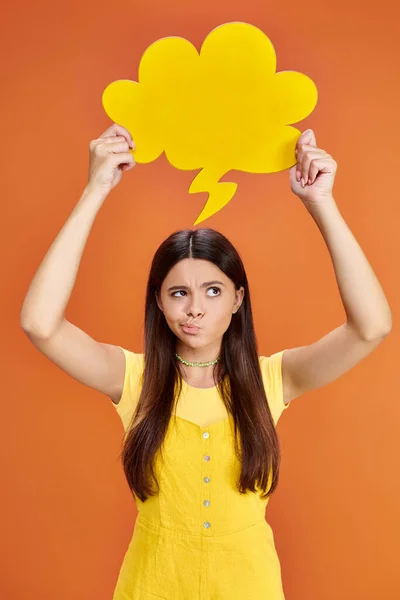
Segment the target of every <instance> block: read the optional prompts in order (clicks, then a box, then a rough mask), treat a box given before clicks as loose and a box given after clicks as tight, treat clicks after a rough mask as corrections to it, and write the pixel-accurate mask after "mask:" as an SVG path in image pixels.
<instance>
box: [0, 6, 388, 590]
mask: <svg viewBox="0 0 400 600" xmlns="http://www.w3.org/2000/svg"><path fill="white" fill-rule="evenodd" d="M396 13H397V14H396ZM399 16H400V15H399V8H398V4H397V3H395V2H394V0H392V1H391V2H390V1H388V0H384V1H380V2H379V4H376V3H375V2H374V3H372V2H371V3H369V4H367V5H366V4H365V3H363V5H362V9H361V4H360V5H358V4H357V6H356V5H352V3H350V2H348V1H346V2H344V1H343V0H341V1H340V2H336V3H323V4H321V2H316V1H315V0H309V1H308V2H307V3H303V2H295V1H294V0H289V1H286V2H279V3H276V4H274V3H268V2H265V1H262V2H261V1H259V0H257V1H256V0H248V1H247V2H238V1H235V2H227V1H221V0H220V1H219V2H215V1H210V0H203V2H201V3H197V2H196V3H195V2H187V1H184V0H181V1H177V0H174V1H171V0H169V1H168V2H155V1H154V0H146V2H142V3H134V2H127V1H126V0H120V1H119V2H118V3H114V4H110V3H102V2H92V1H88V0H80V1H79V2H77V1H76V0H73V1H72V2H71V1H69V2H67V3H59V2H50V1H49V0H43V1H41V2H28V1H27V0H25V1H22V2H19V3H8V6H7V22H6V23H4V21H3V23H4V26H3V31H2V39H1V42H0V43H1V45H2V52H1V57H2V63H3V65H2V67H3V68H2V83H3V92H2V97H1V101H2V111H1V114H2V127H1V132H2V139H3V143H2V149H1V152H2V161H1V162H2V166H3V169H2V202H3V227H2V235H1V236H0V243H1V246H2V248H1V257H2V261H1V270H2V281H3V286H2V294H1V303H2V310H1V313H0V314H1V319H2V323H1V330H2V334H3V346H2V361H1V364H2V387H3V390H2V391H3V404H2V407H3V410H2V421H1V422H2V431H1V436H0V439H1V445H2V448H1V453H0V454H1V461H2V464H1V475H2V490H1V497H0V503H1V508H0V517H1V523H0V530H1V532H2V536H1V537H2V543H1V557H0V558H1V567H0V569H1V573H0V597H1V598H2V599H4V600H27V599H28V598H29V600H72V599H73V600H107V599H111V597H112V592H113V589H114V586H115V583H116V579H117V576H118V570H119V567H120V565H121V562H122V559H123V555H124V553H125V551H126V549H127V545H128V543H129V540H130V538H131V535H132V531H133V526H134V520H135V517H136V510H135V507H134V504H133V500H132V498H131V495H130V492H129V489H128V486H127V484H126V482H125V478H124V475H123V471H122V466H121V465H120V463H119V460H118V453H119V449H120V441H121V437H122V424H121V422H120V420H119V418H118V415H117V414H116V413H115V410H114V408H113V406H111V401H110V400H109V399H108V398H107V397H105V396H104V395H101V394H100V393H98V392H96V391H94V390H91V389H89V388H85V387H84V386H82V385H81V384H79V383H77V382H75V381H74V380H73V379H72V378H70V377H69V376H67V375H66V374H65V373H63V372H62V371H61V370H60V369H59V368H58V367H57V366H55V365H54V364H52V363H51V362H50V361H49V360H48V359H46V358H45V357H44V356H43V355H41V354H40V353H39V351H37V350H36V349H35V348H34V347H33V346H32V345H31V344H30V342H29V340H28V339H27V337H26V336H25V335H24V333H23V332H22V330H21V328H20V326H19V318H20V311H21V307H22V303H23V300H24V297H25V294H26V292H27V289H28V286H29V284H30V282H31V280H32V278H33V276H34V274H35V272H36V269H37V268H38V267H39V264H40V262H41V260H42V259H43V257H44V255H45V253H46V252H47V250H48V248H49V246H50V244H51V243H52V242H53V240H54V238H55V237H56V235H57V233H58V232H59V231H60V229H61V228H62V226H63V224H64V222H65V221H66V219H67V218H68V216H69V215H70V213H71V211H72V209H73V207H74V206H75V204H76V202H77V201H78V199H79V197H80V195H81V193H82V191H83V188H84V186H85V185H86V182H87V171H88V157H89V141H90V140H91V139H93V138H97V137H98V136H99V135H100V134H101V133H102V132H103V131H104V130H105V129H107V127H109V126H110V125H111V122H110V121H109V120H108V118H107V117H106V115H105V113H104V111H103V109H102V106H101V95H102V92H103V90H104V88H105V87H106V86H107V85H108V83H110V82H111V81H114V80H116V79H119V78H131V79H136V77H137V66H138V64H139V60H140V57H141V55H142V53H143V52H144V50H145V48H146V47H147V46H148V45H149V44H151V43H152V42H153V41H155V40H156V39H159V38H161V37H165V36H169V35H179V36H183V37H185V38H187V39H189V40H190V41H191V42H193V43H194V44H195V45H196V47H197V48H198V49H199V48H200V46H201V43H202V41H203V40H204V38H205V36H206V35H207V34H208V33H209V32H210V31H211V30H212V29H214V28H215V27H217V26H218V25H220V24H222V23H225V22H229V21H245V22H248V23H252V24H254V25H256V26H258V27H260V28H261V29H262V30H263V31H264V32H265V33H266V34H267V35H268V36H269V37H270V39H271V41H272V43H273V44H274V46H275V50H276V53H277V57H278V71H281V70H286V69H288V70H298V71H301V72H303V73H305V74H307V75H309V76H310V77H311V78H312V79H313V81H315V83H316V85H317V87H318V91H319V103H318V105H317V107H316V109H315V111H314V112H313V113H312V114H311V116H310V117H309V118H308V119H307V120H305V121H303V122H302V123H300V124H298V125H299V128H300V129H302V130H303V131H304V129H306V128H308V127H311V128H313V129H314V131H315V133H316V136H317V143H318V145H319V146H320V147H322V148H323V149H325V150H327V151H328V152H329V153H330V154H332V156H333V157H334V158H335V159H336V161H337V162H338V173H337V177H336V183H335V188H334V195H335V198H336V201H337V204H338V205H339V207H340V209H341V211H342V214H343V216H344V217H345V219H346V221H347V223H348V224H349V226H350V228H351V229H352V231H353V233H354V235H355V236H356V238H357V240H358V241H359V243H360V244H361V246H362V248H363V250H364V252H365V253H366V255H367V257H368V259H369V261H370V263H371V265H372V267H373V269H374V270H375V272H376V274H377V276H378V278H379V280H380V282H381V284H382V286H383V288H384V290H385V293H386V295H387V297H388V300H389V303H390V305H391V308H392V312H393V315H394V328H393V331H392V333H391V335H390V336H389V337H388V338H387V340H385V342H384V343H383V344H382V345H380V346H379V347H378V349H377V350H376V351H375V352H374V353H373V354H372V355H370V356H369V357H367V358H366V359H364V360H363V361H362V362H361V363H360V364H359V365H357V367H356V368H354V369H353V370H352V371H351V372H349V373H348V374H347V375H346V376H345V377H342V378H340V379H339V380H338V381H336V382H334V383H332V384H331V385H329V386H326V387H325V388H323V389H320V390H316V391H314V392H313V393H311V394H307V395H304V396H303V397H301V398H298V399H296V400H294V402H293V404H292V406H291V407H290V409H289V411H288V412H287V413H285V414H284V415H283V417H282V420H281V421H280V423H279V425H278V431H279V434H280V439H281V443H282V453H283V457H282V469H281V480H280V485H279V487H278V490H277V492H276V493H275V494H274V496H273V497H272V498H271V501H270V504H269V507H268V510H267V517H268V520H269V522H270V523H271V525H272V527H273V529H274V532H275V541H276V546H277V550H278V553H279V556H280V559H281V564H282V575H283V581H284V589H285V593H286V599H287V600H331V599H332V600H337V599H338V598H340V599H341V600H350V599H351V600H355V599H360V600H377V599H379V600H395V599H397V598H398V597H399V588H400V570H399V565H398V555H399V542H398V540H399V539H400V522H399V519H400V517H399V501H400V498H399V496H400V494H399V491H400V490H399V476H398V474H399V467H400V465H399V456H400V448H399V443H398V440H399V423H400V419H399V416H400V407H399V400H398V396H399V393H398V392H399V390H398V385H397V381H395V377H396V376H397V375H398V371H399V368H398V359H399V340H398V337H397V331H396V314H397V310H396V309H397V307H398V305H399V284H398V271H399V237H400V236H399V234H398V227H399V225H398V224H399V217H400V211H399V192H398V187H399V185H398V181H399V165H398V159H399V149H398V144H399V143H398V140H399V133H400V132H399V127H398V118H397V117H398V107H399V105H400V97H399V96H400V94H399V92H400V84H399V78H398V75H397V76H396V75H395V73H396V72H397V73H398V64H399V54H400V53H399V35H398V22H399ZM3 19H4V15H3ZM194 175H195V173H194V172H183V171H178V170H176V169H174V168H172V167H171V166H170V165H169V164H168V162H167V161H166V159H165V157H164V156H163V157H161V158H160V159H158V160H157V161H155V162H153V163H151V164H148V165H138V166H137V167H136V168H135V169H133V170H131V171H128V172H127V173H125V174H124V178H123V181H122V182H121V183H120V185H119V186H118V187H117V188H116V189H115V190H114V191H113V192H112V193H111V195H110V196H109V197H108V198H107V200H106V202H105V204H104V206H103V207H102V209H101V210H100V212H99V214H98V216H97V219H96V221H95V223H94V226H93V229H92V233H91V235H90V237H89V241H88V243H87V246H86V249H85V252H84V255H83V258H82V261H81V266H80V270H79V274H78V277H77V281H76V285H75V288H74V291H73V294H72V297H71V300H70V303H69V305H68V309H67V313H66V316H67V318H68V319H69V320H70V321H72V322H73V323H75V324H76V325H77V326H79V327H81V328H82V329H84V330H85V331H87V332H88V333H89V334H90V335H92V336H93V337H94V338H95V339H97V340H99V341H103V342H108V343H114V344H119V345H123V346H125V347H127V348H129V349H131V350H133V351H135V352H142V350H143V345H142V343H143V342H142V340H143V313H144V292H145V285H146V281H147V275H148V269H149V266H150V262H151V259H152V256H153V254H154V252H155V250H156V248H157V247H158V245H159V244H160V243H161V241H162V240H164V239H165V238H166V237H167V236H168V235H169V234H170V233H171V232H172V231H175V230H176V229H181V228H186V227H190V226H191V224H192V223H193V222H194V219H195V218H196V217H197V215H198V214H199V212H200V210H201V208H202V207H203V205H204V203H205V201H206V198H207V195H206V194H205V193H204V194H196V195H189V194H188V191H187V190H188V187H189V184H190V182H191V181H192V179H193V177H194ZM233 175H234V178H233ZM224 180H228V181H229V180H231V181H237V182H238V184H239V187H238V191H237V193H236V195H235V197H234V198H233V200H232V201H231V202H230V203H229V204H228V205H227V207H226V208H224V209H223V210H222V211H221V212H220V213H218V214H216V215H215V216H213V217H212V218H211V219H208V220H207V221H205V222H203V223H202V224H200V227H213V228H215V229H217V230H220V231H221V232H223V233H224V234H225V235H227V236H228V238H229V239H230V240H231V241H232V242H233V243H234V244H235V245H236V246H237V248H238V250H239V252H240V253H241V254H242V256H243V259H244V262H245V265H246V268H247V273H248V277H249V280H250V286H251V288H250V289H251V292H252V301H253V308H254V317H255V325H256V331H257V335H258V342H259V353H260V354H271V353H273V352H276V351H279V350H281V349H283V348H287V347H293V346H299V345H305V344H308V343H311V342H313V341H315V340H317V339H318V338H320V337H322V336H323V335H325V334H326V333H327V332H328V331H330V330H331V329H334V328H335V327H337V326H338V325H340V324H341V323H342V322H344V320H345V313H344V310H343V307H342V303H341V299H340V296H339V292H338V288H337V285H336V280H335V276H334V271H333V267H332V264H331V260H330V256H329V253H328V252H327V250H326V246H325V244H324V241H323V239H322V237H321V235H320V233H319V230H318V229H317V227H316V225H315V223H314V222H313V220H312V218H311V217H310V216H309V214H308V213H307V211H306V210H305V209H304V207H303V206H302V204H301V202H300V200H299V199H298V198H297V197H296V196H294V195H293V194H292V193H291V191H290V187H289V175H288V172H287V171H286V172H283V173H277V174H273V175H265V174H264V175H250V174H248V173H242V172H234V173H232V172H230V173H228V174H227V175H226V176H225V177H224ZM194 600H195V599H194Z"/></svg>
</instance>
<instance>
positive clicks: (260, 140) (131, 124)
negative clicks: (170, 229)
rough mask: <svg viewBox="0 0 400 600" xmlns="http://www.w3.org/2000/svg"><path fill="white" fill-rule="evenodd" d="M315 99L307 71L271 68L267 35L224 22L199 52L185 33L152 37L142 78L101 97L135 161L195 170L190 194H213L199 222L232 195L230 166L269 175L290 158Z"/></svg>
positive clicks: (291, 161) (142, 65) (288, 163)
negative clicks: (129, 140)
mask: <svg viewBox="0 0 400 600" xmlns="http://www.w3.org/2000/svg"><path fill="white" fill-rule="evenodd" d="M317 95H318V94H317V88H316V86H315V84H314V82H313V81H312V80H311V79H310V78H309V77H307V76H306V75H304V74H303V73H299V72H296V71H280V72H278V73H277V72H276V54H275V50H274V47H273V45H272V43H271V41H270V39H269V38H268V37H267V36H266V35H265V33H264V32H263V31H261V30H260V29H258V28H257V27H255V26H254V25H249V24H248V23H225V24H224V25H220V26H219V27H217V28H216V29H214V30H213V31H211V32H210V33H209V34H208V36H207V37H206V39H205V40H204V42H203V45H202V47H201V50H200V53H199V52H198V51H197V49H196V48H195V47H194V46H193V44H191V43H190V42H189V41H188V40H186V39H184V38H181V37H167V38H162V39H160V40H157V41H156V42H154V43H153V44H151V45H150V46H149V47H148V48H146V50H145V51H144V53H143V56H142V58H141V61H140V65H139V69H138V82H136V81H131V80H118V81H114V82H112V83H110V84H109V85H108V86H107V87H106V89H105V90H104V92H103V97H102V103H103V107H104V110H105V111H106V113H107V115H108V116H109V117H110V118H111V119H112V120H113V121H114V122H116V123H119V124H120V125H122V126H123V127H125V128H126V129H127V130H128V131H129V132H130V133H131V135H132V137H133V139H134V141H135V145H136V150H135V151H134V157H135V162H137V163H149V162H151V161H153V160H155V159H156V158H158V157H159V156H160V155H161V154H162V152H165V156H166V158H167V159H168V161H169V162H170V163H171V165H173V166H174V167H176V168H177V169H182V170H196V169H201V171H200V172H199V173H198V174H197V175H196V176H195V178H194V180H193V181H192V183H191V185H190V187H189V193H191V194H194V193H196V192H209V197H208V200H207V202H206V204H205V206H204V208H203V210H202V212H201V213H200V215H199V216H198V217H197V219H196V221H195V223H194V225H197V224H198V223H201V222H202V221H204V220H205V219H207V218H209V217H211V216H212V215H213V214H215V213H216V212H218V211H219V210H221V208H223V207H224V206H226V204H227V203H228V202H229V201H230V200H231V199H232V197H233V196H234V194H235V191H236V188H237V184H236V183H231V182H223V183H219V180H220V179H221V177H222V176H223V175H225V173H227V172H228V171H231V170H232V169H235V170H238V171H246V172H248V173H275V172H277V171H283V170H284V169H288V168H290V167H292V166H293V165H294V164H296V157H295V147H296V142H297V140H298V138H299V137H300V134H301V132H300V131H299V130H298V129H296V128H295V127H292V126H291V125H290V124H292V123H298V122H299V121H301V120H302V119H304V118H305V117H307V116H308V115H309V114H310V113H311V112H312V111H313V109H314V108H315V106H316V103H317Z"/></svg>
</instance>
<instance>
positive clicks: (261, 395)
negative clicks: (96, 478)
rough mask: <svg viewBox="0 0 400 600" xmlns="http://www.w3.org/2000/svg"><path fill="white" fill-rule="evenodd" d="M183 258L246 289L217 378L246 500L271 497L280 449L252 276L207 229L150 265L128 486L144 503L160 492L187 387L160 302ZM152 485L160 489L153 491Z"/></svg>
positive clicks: (172, 242)
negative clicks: (254, 495)
mask: <svg viewBox="0 0 400 600" xmlns="http://www.w3.org/2000/svg"><path fill="white" fill-rule="evenodd" d="M184 258H198V259H203V260H207V261H210V262H212V263H213V264H215V265H216V266H217V267H218V268H219V269H220V270H221V271H223V273H225V275H226V276H227V277H229V278H230V279H231V280H232V282H233V283H234V285H235V289H236V290H238V289H239V288H240V286H243V288H244V298H243V301H242V304H241V306H240V308H239V310H238V311H237V312H236V313H235V314H233V315H232V321H231V323H230V325H229V327H228V329H227V331H226V332H225V333H224V336H223V339H222V344H221V352H220V356H221V360H220V361H218V363H216V365H215V367H214V372H213V377H214V381H215V385H216V387H217V390H218V392H219V394H220V396H221V398H222V400H223V402H224V404H225V406H226V409H227V411H228V414H230V415H232V417H233V419H234V433H235V435H234V438H235V452H236V455H237V457H238V458H239V460H240V462H241V473H240V477H239V479H238V482H237V486H238V490H239V492H240V493H241V494H245V493H246V492H247V491H251V492H256V491H257V490H256V489H255V486H256V485H257V486H258V487H259V490H261V491H262V497H263V498H267V497H268V496H269V495H270V494H272V492H273V491H274V489H275V488H276V486H277V484H278V477H279V466H280V445H279V439H278V436H277V434H276V430H275V425H274V421H273V418H272V415H271V412H270V409H269V406H268V402H267V398H266V392H265V389H264V385H263V381H262V376H261V370H260V363H259V359H258V350H257V341H256V336H255V333H254V325H253V316H252V311H251V302H250V292H249V287H248V282H247V276H246V272H245V269H244V266H243V263H242V260H241V258H240V256H239V254H238V252H237V251H236V249H235V248H234V246H233V245H232V244H231V242H230V241H229V240H228V239H227V238H226V237H225V236H224V235H222V234H221V233H219V232H218V231H215V230H214V229H209V228H200V229H197V230H191V229H184V230H180V231H176V232H174V233H173V234H171V235H170V236H169V237H168V238H167V239H166V240H165V241H164V242H163V243H162V244H161V245H160V247H159V248H158V250H157V251H156V253H155V255H154V258H153V261H152V264H151V269H150V274H149V279H148V283H147V290H146V305H145V332H144V371H143V374H142V376H141V383H142V390H141V394H140V397H139V401H138V405H137V407H136V411H135V413H134V415H133V417H132V420H131V423H130V426H129V428H128V431H127V433H126V436H125V440H124V445H123V449H122V454H121V456H122V463H123V468H124V471H125V475H126V478H127V481H128V485H129V487H130V489H131V490H132V492H133V493H134V494H136V496H137V497H138V498H140V500H142V502H144V501H145V500H146V498H147V497H148V496H153V495H155V494H156V493H157V492H158V490H159V488H158V481H157V478H156V475H155V471H154V458H155V455H156V453H157V452H158V451H160V452H161V453H162V443H163V440H164V438H165V435H166V432H167V428H168V425H169V422H170V419H171V415H172V410H173V407H174V401H175V398H178V397H179V394H180V392H181V389H182V375H181V371H180V369H179V367H178V365H177V360H176V357H175V352H176V340H177V338H176V336H175V334H174V333H173V332H172V331H171V329H170V328H169V326H168V324H167V322H166V319H165V317H164V314H163V312H162V311H161V310H160V308H159V306H158V304H157V300H156V293H158V294H159V293H160V289H161V285H162V282H163V280H164V279H165V277H166V276H167V274H168V272H169V271H170V269H172V267H173V266H174V265H175V264H176V263H178V262H179V261H181V260H182V259H184ZM238 433H239V439H238ZM151 480H152V481H154V482H155V483H156V486H157V489H156V490H155V491H154V490H153V488H152V486H151ZM268 484H270V487H269V489H267V488H268Z"/></svg>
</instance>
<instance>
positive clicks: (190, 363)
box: [175, 354, 221, 367]
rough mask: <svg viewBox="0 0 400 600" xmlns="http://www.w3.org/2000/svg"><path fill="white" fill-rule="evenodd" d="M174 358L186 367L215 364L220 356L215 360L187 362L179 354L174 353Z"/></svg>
mask: <svg viewBox="0 0 400 600" xmlns="http://www.w3.org/2000/svg"><path fill="white" fill-rule="evenodd" d="M175 356H176V358H177V359H178V360H180V361H181V363H183V364H184V365H187V366H188V367H211V365H215V364H216V363H217V362H218V361H219V360H220V359H221V357H220V356H218V358H216V359H215V360H210V361H209V362H188V361H187V360H184V359H183V358H181V357H180V356H179V354H175Z"/></svg>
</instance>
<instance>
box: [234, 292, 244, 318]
mask: <svg viewBox="0 0 400 600" xmlns="http://www.w3.org/2000/svg"><path fill="white" fill-rule="evenodd" d="M243 298H244V287H243V286H241V287H240V288H239V289H238V290H237V291H236V302H235V310H234V312H235V313H237V311H238V310H239V308H240V306H241V304H242V302H243Z"/></svg>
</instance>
